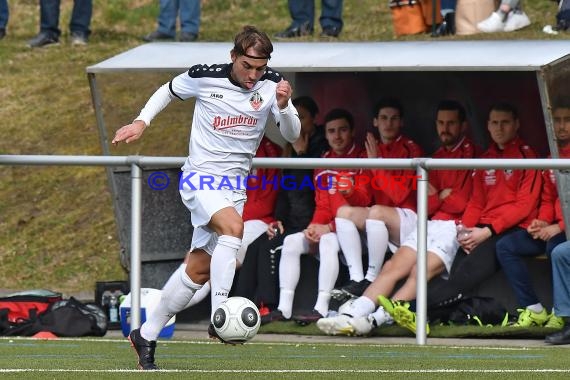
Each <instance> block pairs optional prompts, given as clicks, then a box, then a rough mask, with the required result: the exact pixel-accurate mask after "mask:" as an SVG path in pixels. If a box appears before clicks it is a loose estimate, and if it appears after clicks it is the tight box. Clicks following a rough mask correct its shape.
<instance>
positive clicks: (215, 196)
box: [179, 174, 247, 255]
mask: <svg viewBox="0 0 570 380" xmlns="http://www.w3.org/2000/svg"><path fill="white" fill-rule="evenodd" d="M183 176H184V174H183ZM196 188H197V189H198V190H194V189H189V188H188V187H187V186H184V188H182V189H179V192H180V196H181V197H182V202H183V203H184V205H185V206H186V207H187V208H188V210H190V219H191V221H192V226H193V227H194V232H193V233H192V243H191V246H190V251H193V250H194V249H196V248H201V249H204V250H205V251H206V252H207V253H208V254H210V255H211V254H212V253H213V252H214V248H215V247H216V244H217V243H218V234H216V233H215V232H214V231H212V230H211V229H210V228H209V227H208V226H207V225H208V223H210V220H211V219H212V215H214V214H215V213H216V212H218V211H220V210H221V209H223V208H226V207H233V208H235V210H236V211H237V212H238V214H240V215H242V213H243V205H244V204H245V201H246V199H247V196H246V194H245V190H231V189H219V190H210V189H200V188H199V187H198V186H197V185H196Z"/></svg>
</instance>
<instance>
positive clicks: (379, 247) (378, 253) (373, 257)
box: [366, 219, 388, 282]
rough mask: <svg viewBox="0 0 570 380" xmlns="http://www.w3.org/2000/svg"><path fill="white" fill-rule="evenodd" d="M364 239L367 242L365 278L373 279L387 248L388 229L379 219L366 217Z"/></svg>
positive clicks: (378, 271) (382, 261)
mask: <svg viewBox="0 0 570 380" xmlns="http://www.w3.org/2000/svg"><path fill="white" fill-rule="evenodd" d="M366 239H367V244H368V270H367V271H366V279H367V280H368V281H370V282H372V281H374V279H375V278H376V276H378V273H380V269H381V268H382V264H383V263H384V257H385V256H386V250H387V249H388V229H387V228H386V224H385V223H384V222H382V221H381V220H374V219H366Z"/></svg>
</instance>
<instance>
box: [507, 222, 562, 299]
mask: <svg viewBox="0 0 570 380" xmlns="http://www.w3.org/2000/svg"><path fill="white" fill-rule="evenodd" d="M565 241H566V235H565V234H564V233H563V232H562V233H559V234H557V235H554V236H553V237H552V238H551V239H549V240H548V241H546V242H545V241H544V240H540V239H533V238H532V236H531V235H530V234H529V233H528V232H526V230H524V229H520V230H519V231H515V232H513V233H511V234H508V235H507V236H505V237H503V238H502V239H500V240H499V241H498V242H497V259H498V260H499V263H500V264H501V268H502V269H503V272H504V273H505V276H506V277H507V279H508V280H509V284H510V285H511V287H512V289H513V291H514V293H515V296H516V297H517V303H518V304H519V306H521V307H527V306H529V305H534V304H537V303H539V302H540V301H539V299H538V296H537V295H536V292H535V291H534V286H533V284H532V280H531V277H530V272H529V270H528V267H527V263H526V262H525V260H524V258H525V257H532V256H538V255H542V254H544V253H546V254H547V255H550V253H551V252H552V250H553V249H554V247H556V246H557V245H558V244H560V243H563V242H565Z"/></svg>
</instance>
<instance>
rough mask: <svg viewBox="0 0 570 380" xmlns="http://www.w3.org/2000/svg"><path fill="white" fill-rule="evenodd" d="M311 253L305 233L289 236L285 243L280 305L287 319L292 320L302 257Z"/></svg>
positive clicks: (281, 265)
mask: <svg viewBox="0 0 570 380" xmlns="http://www.w3.org/2000/svg"><path fill="white" fill-rule="evenodd" d="M308 251H309V241H308V240H307V238H305V235H304V234H303V232H297V233H295V234H292V235H289V236H287V237H286V238H285V240H284V241H283V248H282V249H281V260H279V288H280V289H281V290H280V292H279V305H278V306H277V309H279V310H281V312H282V313H283V316H284V317H285V318H291V314H292V313H293V300H294V298H295V288H297V284H298V283H299V276H300V275H301V255H302V254H304V253H306V252H308Z"/></svg>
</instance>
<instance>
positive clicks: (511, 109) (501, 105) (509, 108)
mask: <svg viewBox="0 0 570 380" xmlns="http://www.w3.org/2000/svg"><path fill="white" fill-rule="evenodd" d="M492 111H498V112H508V113H510V114H511V115H513V119H515V120H517V119H518V118H519V111H518V110H517V107H515V106H514V105H512V104H511V103H507V102H497V103H495V104H493V105H492V106H491V109H490V110H489V115H490V114H491V112H492Z"/></svg>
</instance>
